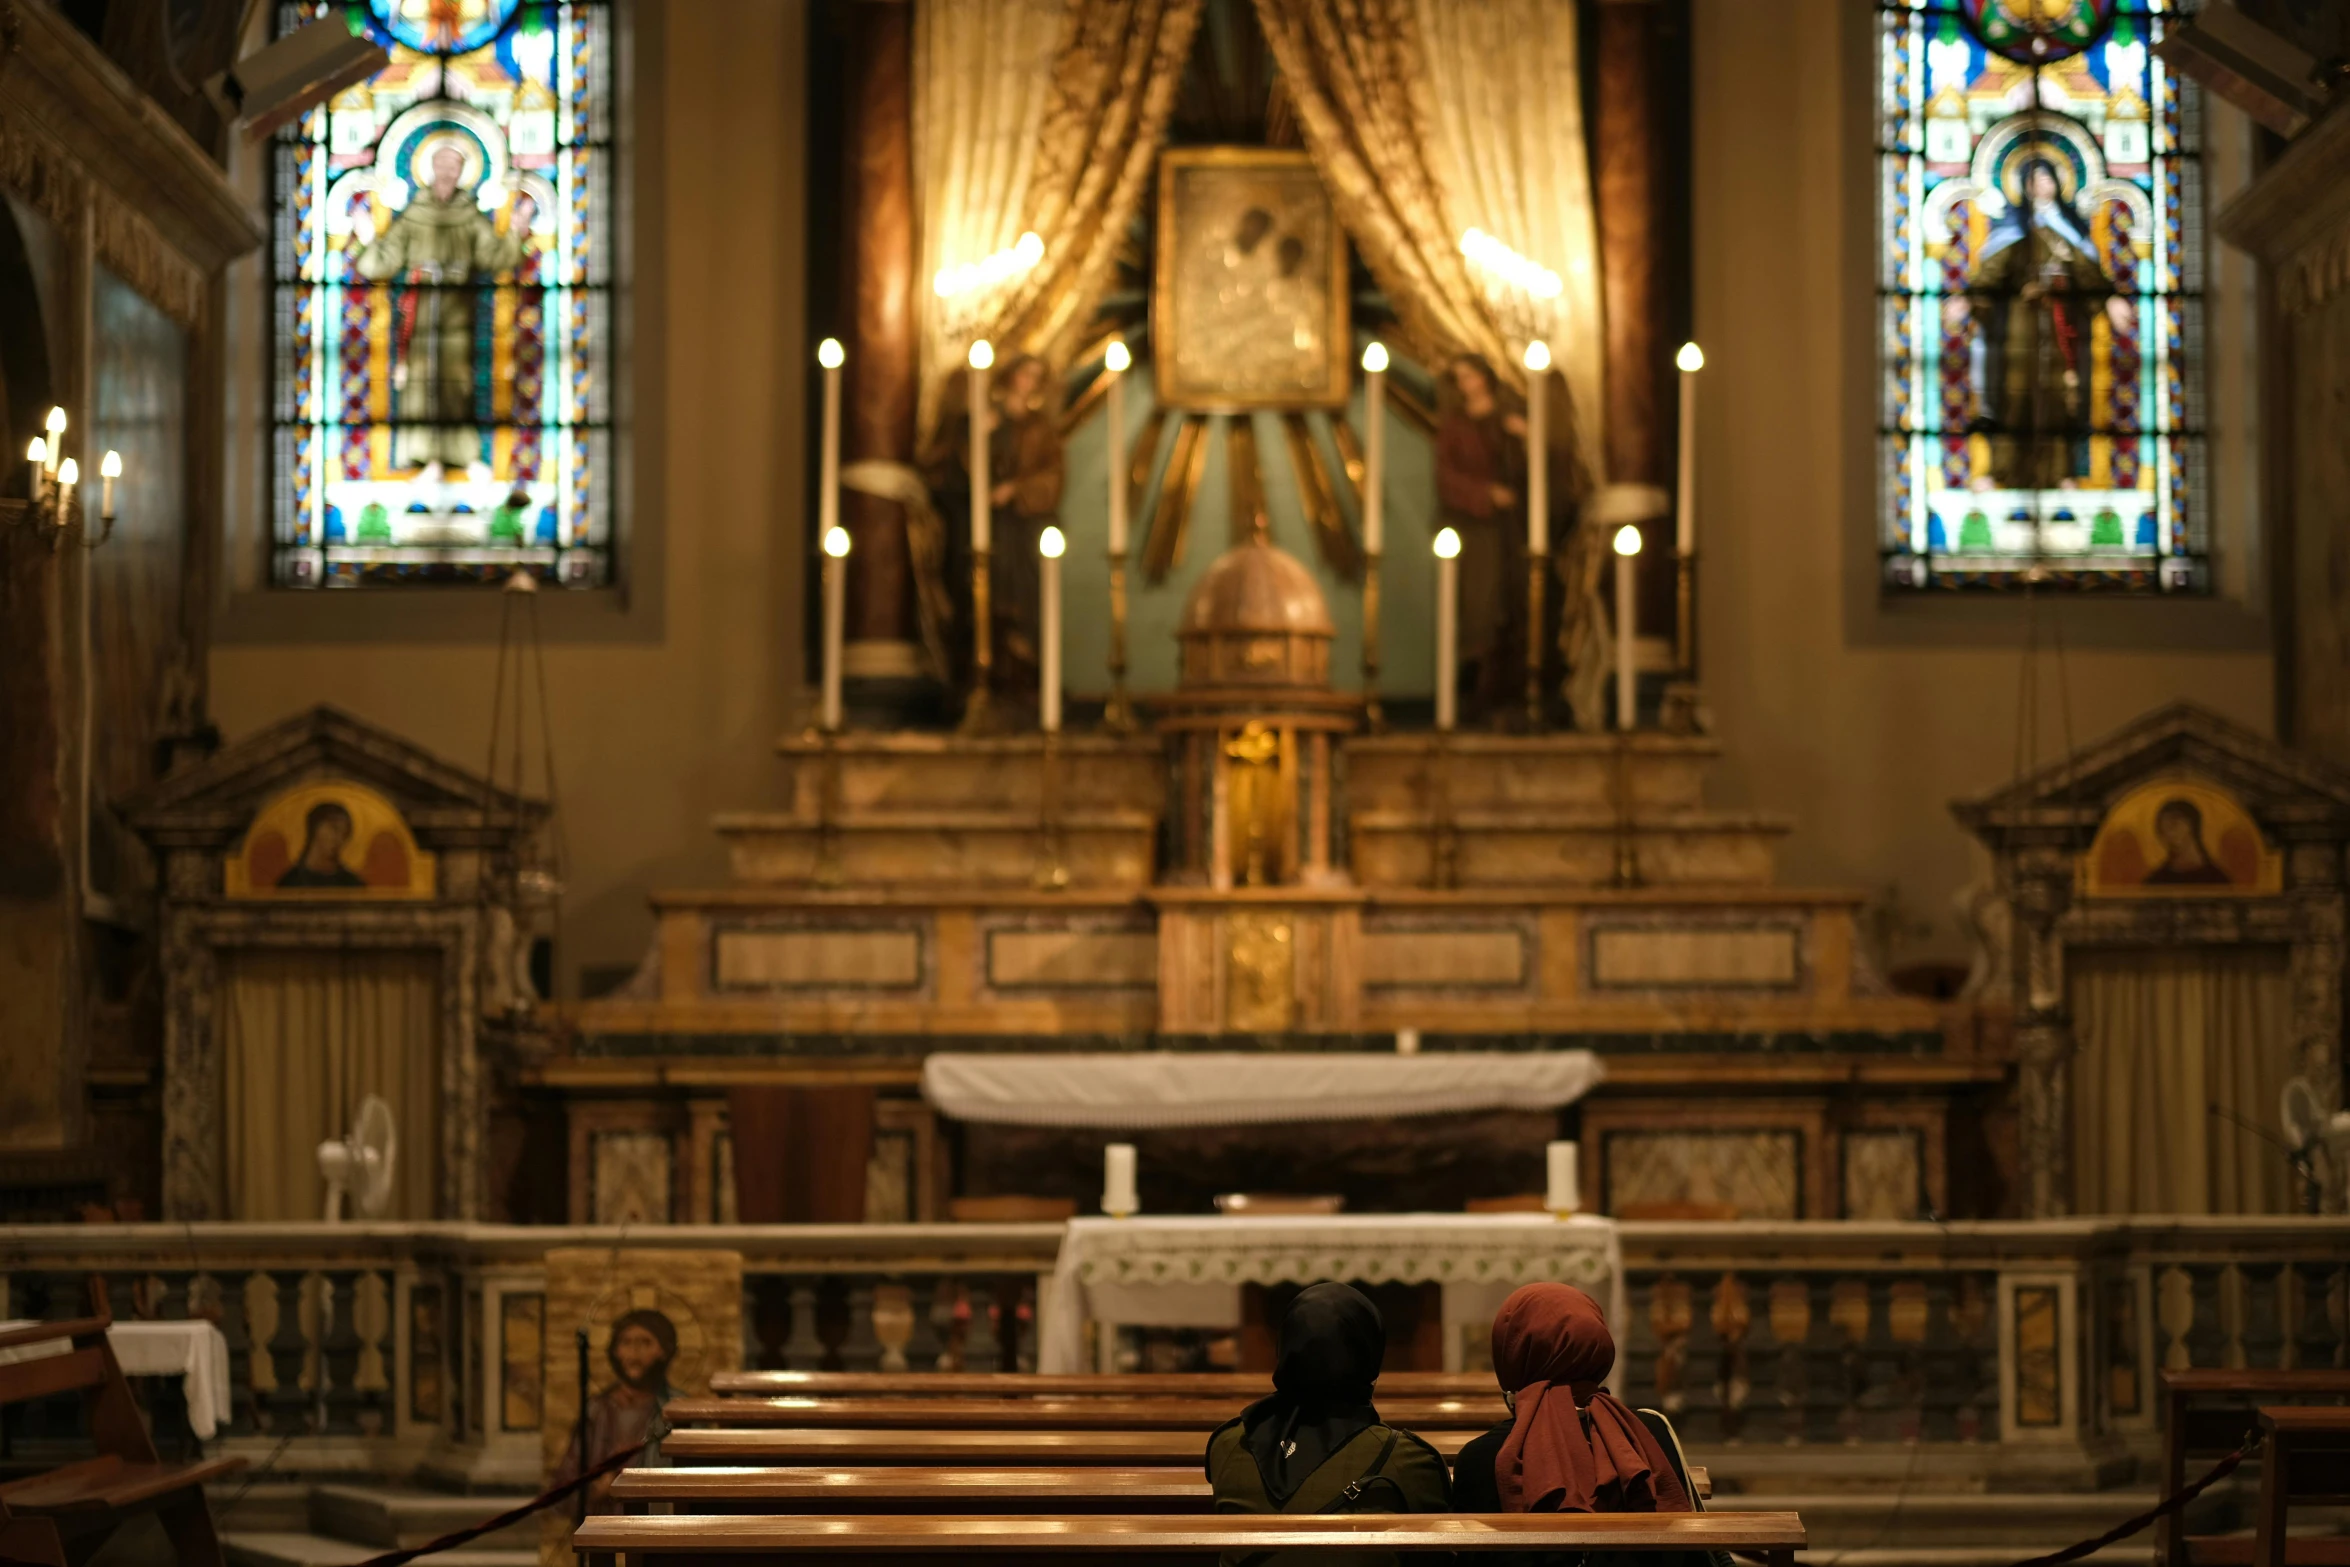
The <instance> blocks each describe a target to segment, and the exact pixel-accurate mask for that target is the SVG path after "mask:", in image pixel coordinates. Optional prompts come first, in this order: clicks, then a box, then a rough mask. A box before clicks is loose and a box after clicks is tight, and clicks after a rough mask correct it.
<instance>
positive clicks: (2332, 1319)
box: [2293, 1262, 2343, 1367]
mask: <svg viewBox="0 0 2350 1567" xmlns="http://www.w3.org/2000/svg"><path fill="white" fill-rule="evenodd" d="M2342 1272H2343V1270H2342V1269H2341V1267H2340V1266H2338V1265H2337V1264H2335V1263H2332V1262H2297V1263H2295V1264H2293V1283H2294V1287H2295V1291H2296V1293H2297V1294H2298V1295H2299V1297H2300V1303H2301V1309H2300V1310H2299V1311H2298V1312H2296V1313H2295V1315H2296V1316H2297V1317H2298V1318H2299V1319H2300V1325H2299V1326H2297V1327H2296V1328H2295V1329H2294V1330H2293V1364H2294V1365H2296V1366H2312V1367H2317V1366H2338V1365H2340V1364H2341V1363H2342V1361H2341V1358H2340V1352H2341V1348H2342V1341H2343V1334H2342V1329H2341V1327H2340V1326H2339V1325H2337V1318H2336V1316H2335V1310H2336V1307H2335V1304H2334V1296H2335V1292H2336V1281H2337V1280H2338V1279H2340V1278H2341V1277H2342Z"/></svg>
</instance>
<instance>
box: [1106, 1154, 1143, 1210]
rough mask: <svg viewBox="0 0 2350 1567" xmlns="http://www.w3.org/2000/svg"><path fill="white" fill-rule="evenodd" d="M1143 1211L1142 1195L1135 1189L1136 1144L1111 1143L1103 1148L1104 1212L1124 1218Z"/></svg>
mask: <svg viewBox="0 0 2350 1567" xmlns="http://www.w3.org/2000/svg"><path fill="white" fill-rule="evenodd" d="M1141 1211H1142V1197H1141V1194H1140V1193H1138V1192H1137V1191H1136V1190H1135V1189H1134V1145H1133V1144H1132V1143H1111V1144H1109V1145H1108V1146H1107V1147H1105V1148H1103V1149H1102V1212H1104V1213H1106V1214H1108V1215H1109V1216H1110V1217H1111V1218H1113V1219H1123V1218H1125V1217H1126V1216H1127V1215H1128V1214H1130V1213H1140V1212H1141Z"/></svg>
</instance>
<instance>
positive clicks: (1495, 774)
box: [1344, 733, 1721, 812]
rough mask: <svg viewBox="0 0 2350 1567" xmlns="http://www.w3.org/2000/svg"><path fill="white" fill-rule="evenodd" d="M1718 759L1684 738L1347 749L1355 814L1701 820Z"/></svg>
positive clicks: (1402, 740) (1490, 739)
mask: <svg viewBox="0 0 2350 1567" xmlns="http://www.w3.org/2000/svg"><path fill="white" fill-rule="evenodd" d="M1720 754H1721V747H1720V746H1719V745H1718V744H1717V743H1715V742H1714V741H1712V740H1708V739H1703V738H1698V737H1694V736H1691V737H1683V736H1677V735H1661V734H1640V735H1635V736H1633V737H1632V738H1631V739H1630V740H1628V741H1627V740H1624V739H1621V738H1619V737H1617V736H1614V735H1585V734H1545V735H1494V734H1460V733H1455V734H1453V735H1451V736H1449V737H1448V738H1446V739H1445V740H1444V741H1443V743H1442V744H1439V743H1438V742H1437V740H1436V737H1435V736H1433V735H1429V734H1410V735H1374V736H1365V737H1358V738H1356V739H1351V740H1348V741H1347V742H1346V744H1345V749H1344V756H1345V761H1346V797H1347V803H1348V805H1349V807H1350V808H1352V809H1355V810H1396V811H1427V810H1431V809H1433V808H1434V806H1435V803H1436V801H1437V800H1438V799H1440V798H1441V799H1445V800H1449V801H1450V802H1451V805H1452V807H1453V808H1454V809H1455V810H1462V809H1471V810H1474V809H1501V810H1533V811H1558V810H1576V809H1581V810H1607V811H1613V810H1615V809H1616V808H1617V807H1618V805H1619V804H1620V803H1623V802H1627V801H1628V802H1629V803H1630V805H1631V807H1632V809H1633V810H1635V811H1640V812H1648V811H1686V810H1695V809H1697V808H1698V807H1700V806H1702V805H1703V804H1704V803H1705V775H1706V772H1707V771H1708V770H1709V769H1710V768H1711V767H1712V766H1713V764H1714V761H1715V760H1716V758H1717V757H1718V756H1719V755H1720Z"/></svg>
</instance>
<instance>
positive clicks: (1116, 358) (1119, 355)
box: [1102, 337, 1134, 375]
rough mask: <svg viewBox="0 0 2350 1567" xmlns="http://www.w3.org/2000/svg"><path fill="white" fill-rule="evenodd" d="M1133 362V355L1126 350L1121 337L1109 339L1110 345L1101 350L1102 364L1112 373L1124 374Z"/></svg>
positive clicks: (1124, 341)
mask: <svg viewBox="0 0 2350 1567" xmlns="http://www.w3.org/2000/svg"><path fill="white" fill-rule="evenodd" d="M1133 363H1134V356H1133V355H1132V354H1130V353H1128V352H1127V351H1126V340H1125V339H1124V338H1122V337H1113V338H1111V339H1110V346H1109V347H1107V348H1105V349H1103V350H1102V366H1103V368H1104V369H1106V370H1108V371H1109V372H1110V373H1111V374H1112V375H1124V374H1125V373H1126V372H1127V370H1128V368H1130V367H1131V366H1132V365H1133Z"/></svg>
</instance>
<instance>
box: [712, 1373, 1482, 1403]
mask: <svg viewBox="0 0 2350 1567" xmlns="http://www.w3.org/2000/svg"><path fill="white" fill-rule="evenodd" d="M710 1391H711V1392H713V1393H716V1394H718V1395H720V1396H722V1397H723V1396H728V1395H733V1394H744V1395H749V1396H753V1397H769V1398H772V1397H780V1396H788V1395H795V1394H796V1395H798V1396H800V1397H804V1398H833V1397H839V1398H1160V1397H1167V1396H1173V1397H1177V1398H1228V1399H1237V1400H1239V1401H1242V1402H1246V1401H1248V1400H1250V1399H1255V1398H1263V1397H1264V1396H1265V1395H1266V1394H1267V1393H1270V1392H1272V1391H1273V1379H1272V1378H1271V1377H1270V1376H1268V1375H1266V1374H1265V1373H1264V1372H1261V1371H1257V1372H1245V1371H1241V1372H1225V1371H1175V1372H1150V1371H1141V1372H1125V1373H1101V1374H1096V1373H1092V1372H1083V1373H1071V1374H1056V1373H1050V1372H1041V1373H1040V1372H1026V1371H720V1372H717V1373H715V1374H713V1375H712V1376H711V1378H710ZM1372 1396H1373V1397H1374V1398H1376V1399H1395V1398H1493V1399H1498V1398H1499V1397H1500V1396H1501V1392H1500V1389H1499V1388H1498V1387H1496V1386H1495V1384H1494V1380H1493V1374H1492V1373H1491V1372H1488V1371H1390V1372H1388V1373H1386V1374H1385V1375H1384V1376H1382V1377H1380V1378H1379V1382H1378V1386H1377V1387H1376V1388H1375V1389H1373V1393H1372Z"/></svg>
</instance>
